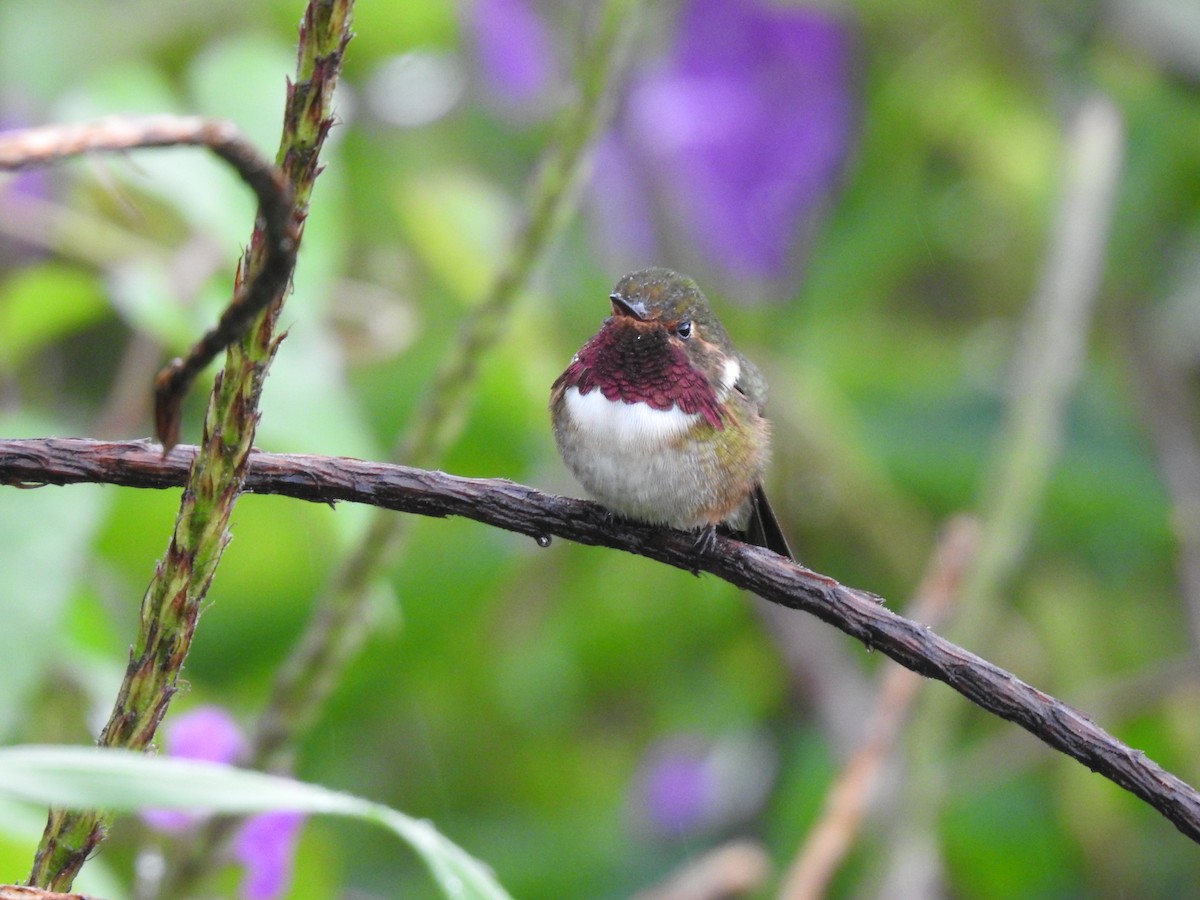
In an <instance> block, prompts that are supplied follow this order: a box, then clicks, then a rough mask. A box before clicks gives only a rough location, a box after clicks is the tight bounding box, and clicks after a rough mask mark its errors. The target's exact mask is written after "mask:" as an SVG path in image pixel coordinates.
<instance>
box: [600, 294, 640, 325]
mask: <svg viewBox="0 0 1200 900" xmlns="http://www.w3.org/2000/svg"><path fill="white" fill-rule="evenodd" d="M608 299H609V300H611V301H612V308H613V315H614V316H627V317H628V318H630V319H637V320H638V321H639V322H645V321H646V304H645V303H643V302H642V301H641V300H627V299H626V298H624V297H622V296H621V295H620V294H609V295H608Z"/></svg>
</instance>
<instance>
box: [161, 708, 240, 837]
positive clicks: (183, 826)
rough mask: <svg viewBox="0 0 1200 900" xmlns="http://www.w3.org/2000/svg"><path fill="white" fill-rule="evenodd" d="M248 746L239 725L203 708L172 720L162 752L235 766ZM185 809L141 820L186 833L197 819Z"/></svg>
mask: <svg viewBox="0 0 1200 900" xmlns="http://www.w3.org/2000/svg"><path fill="white" fill-rule="evenodd" d="M245 746H246V742H245V740H244V739H243V738H242V733H241V731H240V730H239V729H238V726H237V723H236V722H234V721H233V719H232V718H231V717H230V715H229V713H227V712H225V710H223V709H221V708H220V707H218V706H201V707H197V708H196V709H193V710H192V711H191V712H188V713H185V714H184V715H182V716H180V717H179V718H177V719H175V720H173V721H172V722H171V723H170V724H169V725H168V726H167V727H166V729H165V730H164V737H163V750H164V751H165V752H166V754H167V755H168V756H176V757H179V758H180V759H199V760H203V761H205V762H219V763H232V762H234V761H236V760H237V759H238V757H240V756H241V755H242V752H243V751H244V749H245ZM200 818H202V817H201V816H199V815H197V814H196V813H190V812H186V811H184V810H182V809H147V810H145V811H143V812H142V820H143V821H144V822H145V823H146V824H147V825H149V826H150V827H151V828H154V829H156V830H157V831H165V832H167V833H171V834H174V833H178V832H180V831H186V830H187V829H188V828H190V827H191V825H192V824H193V823H194V822H196V821H197V820H198V819H200Z"/></svg>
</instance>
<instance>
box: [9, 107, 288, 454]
mask: <svg viewBox="0 0 1200 900" xmlns="http://www.w3.org/2000/svg"><path fill="white" fill-rule="evenodd" d="M149 147H207V148H208V149H209V150H211V151H212V152H213V153H214V154H216V155H217V156H218V157H220V158H221V159H223V160H225V162H227V163H229V164H230V165H231V166H232V167H233V168H234V169H235V170H236V171H237V173H238V175H240V176H241V177H242V180H243V181H245V182H246V184H247V185H249V186H250V188H251V190H253V191H254V194H255V196H256V197H257V198H258V215H259V225H260V227H261V228H262V230H263V238H262V246H263V250H264V255H263V259H262V264H261V266H260V267H258V268H257V269H256V271H255V277H253V278H251V279H249V280H247V281H245V282H243V284H242V285H241V287H240V288H239V290H238V291H237V293H236V294H235V295H234V298H233V301H232V302H231V303H230V304H229V306H228V307H227V308H226V310H225V312H224V313H222V315H221V318H220V320H219V321H218V322H217V325H216V326H215V327H214V328H212V329H211V330H210V331H208V332H207V333H206V334H205V335H204V336H203V337H202V338H201V339H200V340H199V341H198V342H197V343H196V344H195V346H194V347H192V349H191V350H190V351H189V352H188V354H187V356H185V357H183V358H181V359H175V360H172V361H171V362H170V363H169V364H168V365H167V366H166V368H164V369H163V370H162V371H161V372H160V373H159V374H158V377H157V378H156V379H155V389H154V406H155V409H154V423H155V433H156V434H157V435H158V439H159V441H160V442H161V443H162V445H163V450H164V452H165V451H168V450H170V449H171V448H172V447H173V446H175V444H177V443H178V442H179V430H180V415H181V407H182V405H183V398H184V396H185V395H186V394H187V391H188V388H189V387H191V384H192V382H193V381H194V380H195V378H196V376H197V375H199V374H200V373H201V372H202V371H203V370H204V367H205V366H207V365H208V364H209V363H210V362H212V361H213V360H214V359H215V358H216V356H217V354H218V353H220V352H221V351H222V350H224V349H225V348H226V347H227V346H229V344H231V343H233V341H235V340H237V339H238V338H239V337H241V335H242V334H243V333H244V332H245V330H246V327H247V326H248V325H249V324H250V322H251V320H252V319H253V318H254V317H255V316H256V315H257V314H258V313H259V312H261V311H262V309H263V308H264V307H265V306H266V305H267V304H268V303H270V302H271V300H272V299H273V298H275V297H277V296H278V295H279V294H280V293H281V292H282V291H283V289H284V288H285V287H286V286H287V282H288V279H289V278H291V275H292V269H293V268H294V267H295V264H296V249H297V246H298V243H299V235H298V232H297V223H296V222H295V219H294V216H293V211H294V210H293V203H292V189H291V187H290V185H289V184H288V182H286V181H285V180H284V178H283V176H282V174H281V173H280V172H279V171H278V170H277V169H276V168H275V166H274V165H272V164H271V162H270V161H269V160H268V159H267V158H266V157H264V156H263V155H262V154H261V153H259V152H258V150H257V149H256V148H255V147H254V145H253V144H251V143H250V142H249V141H248V140H246V138H245V137H243V136H242V134H241V132H240V131H239V130H238V129H237V126H235V125H234V124H233V123H231V122H224V121H219V120H214V119H202V118H199V117H196V116H166V115H162V116H145V117H129V116H114V117H110V118H106V119H100V120H99V121H95V122H87V123H84V124H80V125H46V126H43V127H41V128H30V129H26V130H23V131H14V132H9V133H5V134H3V135H0V170H4V169H9V170H16V169H26V168H30V167H32V166H42V165H46V164H48V163H53V162H61V161H63V160H66V159H70V158H72V157H75V156H82V155H83V154H87V153H113V152H124V151H128V150H136V149H141V148H149Z"/></svg>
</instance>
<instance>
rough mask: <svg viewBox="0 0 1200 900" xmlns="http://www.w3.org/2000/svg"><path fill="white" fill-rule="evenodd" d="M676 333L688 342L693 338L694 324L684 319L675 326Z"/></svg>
mask: <svg viewBox="0 0 1200 900" xmlns="http://www.w3.org/2000/svg"><path fill="white" fill-rule="evenodd" d="M675 333H676V334H677V335H679V336H680V337H681V338H683V339H684V340H685V341H686V340H687V339H688V338H690V337H691V336H692V323H691V322H689V321H688V320H687V319H684V320H683V321H682V322H680V323H679V324H678V325H676V326H675Z"/></svg>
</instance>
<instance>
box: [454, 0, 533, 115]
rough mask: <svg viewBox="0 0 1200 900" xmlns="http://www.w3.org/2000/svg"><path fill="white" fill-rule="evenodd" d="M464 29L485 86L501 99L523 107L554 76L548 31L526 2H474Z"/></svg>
mask: <svg viewBox="0 0 1200 900" xmlns="http://www.w3.org/2000/svg"><path fill="white" fill-rule="evenodd" d="M469 15H470V21H469V27H470V31H471V35H472V37H473V38H474V43H475V53H476V56H477V57H478V59H479V64H480V67H481V68H482V69H483V75H484V79H485V81H486V83H487V85H488V88H489V89H490V90H491V91H492V92H493V93H495V94H496V95H497V96H498V97H499V98H500V99H501V100H504V101H506V102H508V103H513V104H527V103H529V102H531V101H533V100H536V99H538V97H540V96H541V95H542V93H543V92H544V91H545V90H546V88H547V87H548V86H549V85H550V83H551V82H552V80H553V76H554V54H553V51H552V50H551V39H550V34H549V31H548V29H547V28H546V25H545V23H544V22H543V21H542V19H541V17H540V16H539V15H538V13H537V10H536V9H535V8H534V7H533V6H532V5H531V4H530V3H529V2H528V0H474V3H472V4H471V5H470V12H469Z"/></svg>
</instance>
